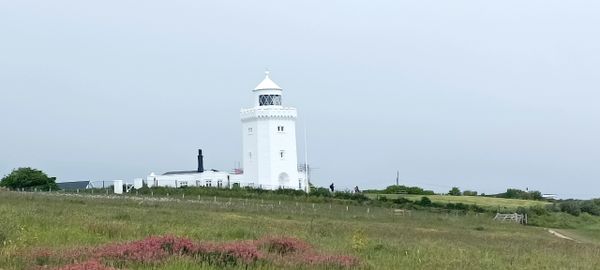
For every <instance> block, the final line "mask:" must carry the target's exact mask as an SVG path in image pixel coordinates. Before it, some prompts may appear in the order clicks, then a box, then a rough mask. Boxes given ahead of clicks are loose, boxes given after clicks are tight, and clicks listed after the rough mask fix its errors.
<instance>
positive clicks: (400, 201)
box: [392, 197, 413, 204]
mask: <svg viewBox="0 0 600 270" xmlns="http://www.w3.org/2000/svg"><path fill="white" fill-rule="evenodd" d="M392 202H393V203H395V204H407V203H410V204H412V203H413V201H411V200H409V199H406V198H404V197H398V198H396V199H394V200H392Z"/></svg>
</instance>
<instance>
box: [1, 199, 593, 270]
mask: <svg viewBox="0 0 600 270" xmlns="http://www.w3.org/2000/svg"><path fill="white" fill-rule="evenodd" d="M196 199H197V198H186V199H178V200H163V201H159V200H148V199H141V198H137V199H135V198H118V199H108V198H101V197H91V196H63V195H44V194H35V193H17V192H0V240H1V238H4V240H3V242H2V246H1V247H0V269H25V268H30V267H33V266H35V264H36V262H35V261H31V260H28V259H27V256H25V255H27V254H31V253H32V252H34V251H36V250H39V249H42V248H45V249H51V250H69V249H73V248H80V247H95V246H99V245H103V244H108V243H115V242H124V241H133V240H139V239H143V238H146V237H148V236H153V235H166V234H169V235H175V236H180V237H186V238H190V239H192V240H194V241H216V242H224V241H231V240H253V239H259V238H262V237H267V236H289V237H295V238H298V239H302V240H304V241H307V242H308V243H310V244H311V245H312V246H314V247H315V248H316V249H317V250H318V251H321V252H326V253H334V254H339V255H352V256H356V257H358V258H359V259H360V260H361V261H362V263H363V264H364V266H363V267H364V268H368V269H507V268H518V269H598V268H599V266H600V256H599V255H600V245H598V244H597V243H596V242H589V243H575V242H572V241H567V240H563V239H559V238H556V237H553V236H552V235H550V234H548V233H547V232H546V231H545V230H544V229H542V228H536V227H529V226H522V225H517V224H511V223H498V222H494V221H492V220H491V216H490V215H488V214H479V215H474V214H469V215H459V214H456V213H442V214H435V213H430V212H421V211H413V213H412V214H411V215H410V216H408V215H406V216H395V215H393V213H392V212H391V211H390V209H387V208H378V207H372V206H362V205H350V206H348V210H346V205H343V204H336V203H328V202H325V203H314V208H313V203H312V202H298V201H281V205H280V204H279V202H278V201H275V200H273V201H266V200H262V199H260V198H255V199H247V200H246V199H243V198H237V199H231V201H229V198H226V197H225V198H224V197H217V202H216V203H215V202H214V197H213V198H210V197H202V196H201V200H202V201H197V200H196ZM131 267H132V268H134V269H143V268H144V267H143V266H139V268H138V266H135V265H134V266H131ZM255 267H256V269H277V266H275V265H269V264H265V265H257V266H255ZM156 268H161V269H217V268H215V267H214V266H209V265H202V264H198V263H195V262H194V261H193V260H189V259H186V258H180V259H179V258H171V259H169V260H168V261H165V262H162V263H161V264H159V265H157V266H156ZM292 268H297V269H302V268H305V269H308V268H309V267H307V266H294V267H292ZM310 268H311V269H312V267H310Z"/></svg>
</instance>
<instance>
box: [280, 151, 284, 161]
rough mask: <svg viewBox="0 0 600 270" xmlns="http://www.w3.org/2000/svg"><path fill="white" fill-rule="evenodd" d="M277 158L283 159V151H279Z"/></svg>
mask: <svg viewBox="0 0 600 270" xmlns="http://www.w3.org/2000/svg"><path fill="white" fill-rule="evenodd" d="M279 157H281V159H283V158H284V157H285V151H284V150H281V151H279Z"/></svg>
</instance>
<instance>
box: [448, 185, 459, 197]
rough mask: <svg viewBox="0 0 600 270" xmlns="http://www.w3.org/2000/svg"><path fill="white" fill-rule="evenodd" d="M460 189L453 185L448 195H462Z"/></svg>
mask: <svg viewBox="0 0 600 270" xmlns="http://www.w3.org/2000/svg"><path fill="white" fill-rule="evenodd" d="M460 194H461V193H460V189H458V188H457V187H453V188H452V189H451V190H450V191H448V195H451V196H460Z"/></svg>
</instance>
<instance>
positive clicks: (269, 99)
mask: <svg viewBox="0 0 600 270" xmlns="http://www.w3.org/2000/svg"><path fill="white" fill-rule="evenodd" d="M265 75H266V76H265V79H264V80H263V81H262V82H261V83H260V84H258V86H256V88H255V89H254V90H253V92H254V107H252V108H248V109H242V110H241V114H240V116H241V120H242V138H243V161H244V162H243V167H244V175H243V179H244V180H243V181H244V182H245V183H247V184H248V185H254V186H257V187H260V188H263V189H278V188H292V189H306V186H307V181H306V179H305V178H306V177H304V173H298V156H297V152H296V116H297V112H296V108H293V107H284V106H283V105H282V93H283V90H282V89H281V87H279V86H278V85H277V84H276V83H275V82H273V81H272V80H271V78H270V77H269V72H268V71H267V72H265Z"/></svg>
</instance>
